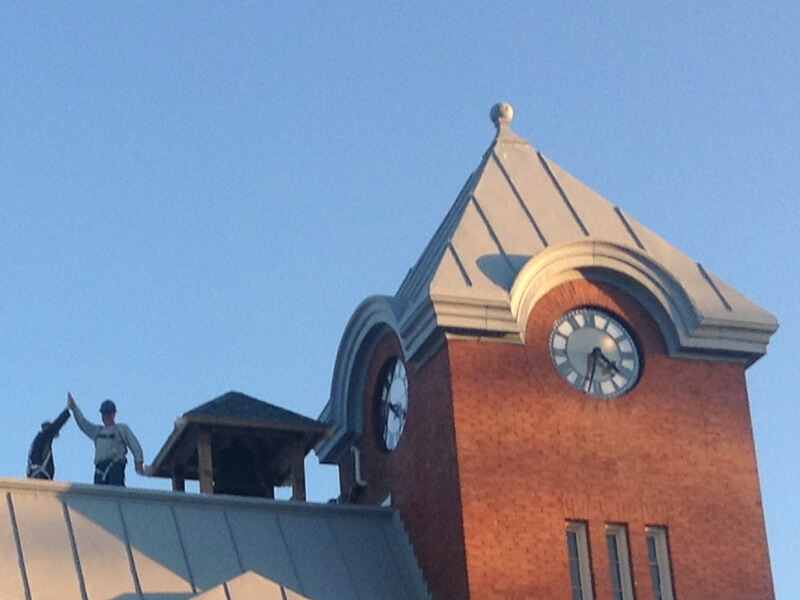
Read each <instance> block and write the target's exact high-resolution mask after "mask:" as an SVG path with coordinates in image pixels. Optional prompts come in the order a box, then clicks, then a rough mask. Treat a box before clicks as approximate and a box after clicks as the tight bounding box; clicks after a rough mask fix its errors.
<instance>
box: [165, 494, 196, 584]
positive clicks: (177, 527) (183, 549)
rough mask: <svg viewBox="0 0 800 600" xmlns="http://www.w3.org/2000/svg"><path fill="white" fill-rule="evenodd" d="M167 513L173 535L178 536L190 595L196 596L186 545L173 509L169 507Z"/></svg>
mask: <svg viewBox="0 0 800 600" xmlns="http://www.w3.org/2000/svg"><path fill="white" fill-rule="evenodd" d="M169 512H170V513H171V514H172V522H173V523H174V524H175V533H176V534H177V535H178V544H179V545H180V547H181V554H183V562H184V563H185V564H186V572H187V573H188V574H189V585H190V586H192V594H194V595H195V596H196V595H197V586H196V585H195V583H194V574H193V573H192V565H191V564H189V555H188V554H186V544H184V542H183V535H181V527H180V524H179V523H178V515H177V514H176V513H175V507H174V506H170V507H169Z"/></svg>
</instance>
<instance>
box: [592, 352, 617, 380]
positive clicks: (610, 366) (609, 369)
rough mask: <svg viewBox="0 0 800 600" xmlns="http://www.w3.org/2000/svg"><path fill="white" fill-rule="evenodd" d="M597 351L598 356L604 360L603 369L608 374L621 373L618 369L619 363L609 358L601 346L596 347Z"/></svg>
mask: <svg viewBox="0 0 800 600" xmlns="http://www.w3.org/2000/svg"><path fill="white" fill-rule="evenodd" d="M595 351H597V358H598V359H599V360H601V361H602V362H603V371H605V373H606V375H611V374H613V373H619V369H617V363H615V362H614V361H613V360H611V359H609V358H607V357H606V355H605V354H603V353H602V352H601V351H600V348H595Z"/></svg>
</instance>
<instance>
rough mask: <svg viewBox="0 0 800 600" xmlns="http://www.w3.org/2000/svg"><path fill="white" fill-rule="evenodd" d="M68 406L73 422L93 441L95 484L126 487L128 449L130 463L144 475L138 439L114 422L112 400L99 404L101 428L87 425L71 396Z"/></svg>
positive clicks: (129, 429)
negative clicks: (130, 455)
mask: <svg viewBox="0 0 800 600" xmlns="http://www.w3.org/2000/svg"><path fill="white" fill-rule="evenodd" d="M67 406H69V408H70V410H71V411H72V414H73V415H75V422H76V423H77V424H78V427H80V428H81V431H83V433H85V434H86V435H87V436H88V437H89V439H90V440H92V441H93V442H94V482H95V483H96V484H102V485H121V486H124V485H125V465H126V464H127V462H128V460H127V454H128V449H130V451H131V453H132V454H133V464H134V466H135V467H136V472H137V473H138V474H139V475H144V455H143V453H142V447H141V445H140V444H139V440H137V439H136V436H135V435H134V434H133V431H131V428H130V427H128V426H127V425H124V424H123V423H116V422H115V420H116V417H117V407H116V405H115V404H114V403H113V402H112V401H111V400H103V403H102V404H101V405H100V416H101V417H102V419H103V424H102V425H96V424H94V423H91V422H89V421H88V420H87V419H86V417H84V416H83V413H82V412H81V409H80V408H78V404H77V403H76V402H75V398H73V397H72V394H67Z"/></svg>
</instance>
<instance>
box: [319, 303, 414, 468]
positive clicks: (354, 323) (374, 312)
mask: <svg viewBox="0 0 800 600" xmlns="http://www.w3.org/2000/svg"><path fill="white" fill-rule="evenodd" d="M402 308H403V303H402V302H401V301H400V300H397V299H396V298H392V297H389V296H371V297H369V298H367V299H366V300H364V301H363V302H362V303H361V304H360V305H359V306H358V308H356V310H355V312H354V313H353V316H352V317H350V320H349V321H348V323H347V327H346V328H345V332H344V335H343V336H342V341H341V342H340V343H339V350H338V352H337V353H336V363H335V364H334V367H333V378H332V381H331V396H330V398H329V400H328V403H327V404H326V405H325V408H324V409H323V411H322V414H321V415H320V417H319V420H320V421H322V422H323V423H325V424H326V425H328V426H329V427H331V429H332V435H331V437H330V438H329V439H327V440H324V441H322V442H320V444H319V445H317V447H316V449H315V451H316V453H317V455H318V456H319V459H320V461H321V462H323V463H325V462H335V461H336V457H338V456H339V455H341V453H342V452H344V451H346V450H347V449H348V448H349V447H350V445H351V444H352V443H353V442H354V441H355V439H356V438H357V437H358V436H360V435H361V431H362V428H363V422H362V414H361V403H360V399H361V398H363V393H364V381H365V379H366V372H365V371H366V369H367V368H368V366H369V355H370V354H371V352H372V350H373V348H374V347H375V345H376V344H377V343H378V342H379V341H380V339H381V338H382V337H383V336H384V335H385V334H386V332H387V331H393V332H395V334H396V335H397V337H398V339H400V342H401V344H403V351H404V353H405V343H404V342H403V339H402V337H401V336H400V334H399V331H400V326H399V321H400V315H401V313H402Z"/></svg>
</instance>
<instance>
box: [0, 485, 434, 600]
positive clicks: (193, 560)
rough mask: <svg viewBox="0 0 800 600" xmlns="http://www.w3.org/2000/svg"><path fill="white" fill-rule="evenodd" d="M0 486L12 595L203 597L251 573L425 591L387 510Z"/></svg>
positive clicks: (335, 596)
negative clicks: (13, 593)
mask: <svg viewBox="0 0 800 600" xmlns="http://www.w3.org/2000/svg"><path fill="white" fill-rule="evenodd" d="M0 491H2V492H4V495H5V496H6V499H7V505H6V506H5V507H4V510H2V511H0V542H3V545H2V549H0V574H2V575H3V578H4V579H3V581H4V591H6V590H16V591H18V592H21V593H20V594H19V595H18V596H15V597H20V598H24V597H26V596H27V597H30V598H31V599H32V600H50V599H52V600H65V599H66V600H71V599H73V598H74V599H75V600H85V598H116V599H123V598H124V599H128V598H130V599H133V598H140V599H144V600H160V599H163V598H165V597H167V596H169V597H170V598H171V599H174V600H185V599H188V598H191V597H194V596H196V595H198V594H201V595H202V594H205V593H206V592H210V593H211V595H210V596H203V597H208V598H213V597H214V595H215V594H217V592H216V591H212V590H214V589H215V588H216V587H218V586H220V585H222V584H225V583H226V582H233V581H234V580H236V579H237V578H238V577H240V576H242V575H243V574H244V573H255V574H256V575H258V576H259V577H260V578H265V579H268V580H270V581H273V582H275V583H276V584H278V585H280V586H282V587H283V588H284V589H285V590H286V593H287V596H288V597H296V598H308V599H311V600H340V599H342V600H343V599H345V598H347V599H348V600H349V599H358V598H363V599H364V600H367V599H370V600H371V599H372V598H382V599H383V598H385V599H387V600H394V599H395V598H397V599H398V600H400V599H402V600H417V599H423V598H429V596H428V594H427V591H426V590H425V586H424V582H423V580H422V576H421V573H420V572H419V567H418V566H417V564H416V561H415V559H414V558H413V551H412V550H411V548H410V545H409V543H408V539H407V537H405V536H403V535H387V534H386V532H387V531H391V530H393V529H394V528H395V527H396V525H395V521H394V519H395V516H394V513H393V512H392V511H391V510H390V509H379V508H371V507H351V506H341V505H326V504H307V503H295V502H281V501H274V500H262V499H246V498H233V497H220V496H208V495H193V494H183V493H178V492H154V491H143V490H131V489H125V488H109V487H106V486H86V485H69V484H61V483H53V482H44V481H38V480H37V481H34V480H16V479H0ZM247 582H249V583H247ZM240 584H241V586H244V587H243V588H242V589H245V588H247V586H256V587H258V586H263V582H262V583H259V580H258V578H255V579H254V578H252V577H248V578H244V579H241V580H239V584H236V585H240ZM236 585H235V584H233V583H231V586H232V587H233V588H235V587H236ZM267 587H268V588H269V586H267ZM265 589H267V588H265ZM269 589H271V588H269Z"/></svg>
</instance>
